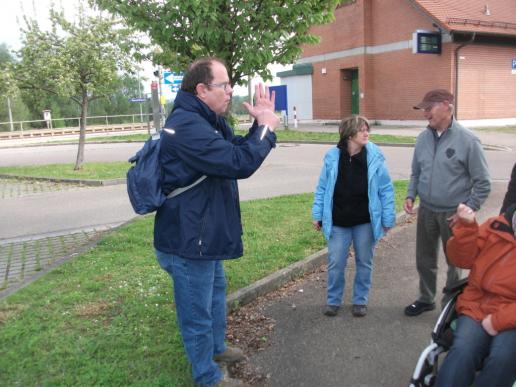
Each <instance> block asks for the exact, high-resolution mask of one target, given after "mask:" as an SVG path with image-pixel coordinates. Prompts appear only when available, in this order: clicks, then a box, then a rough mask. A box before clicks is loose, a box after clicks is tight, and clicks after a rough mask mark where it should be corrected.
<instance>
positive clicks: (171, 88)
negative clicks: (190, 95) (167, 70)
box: [170, 85, 181, 93]
mask: <svg viewBox="0 0 516 387" xmlns="http://www.w3.org/2000/svg"><path fill="white" fill-rule="evenodd" d="M180 88H181V85H170V91H171V92H172V93H177V92H178V91H179V89H180Z"/></svg>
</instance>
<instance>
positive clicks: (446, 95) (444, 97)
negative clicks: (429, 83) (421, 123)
mask: <svg viewBox="0 0 516 387" xmlns="http://www.w3.org/2000/svg"><path fill="white" fill-rule="evenodd" d="M444 101H448V102H449V103H453V94H452V93H450V92H449V91H448V90H445V89H435V90H430V91H429V92H428V93H426V94H425V96H424V97H423V100H422V101H421V102H420V103H418V104H417V105H416V106H414V109H426V108H428V107H430V106H432V105H433V104H434V103H436V102H444Z"/></svg>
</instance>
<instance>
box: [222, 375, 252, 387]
mask: <svg viewBox="0 0 516 387" xmlns="http://www.w3.org/2000/svg"><path fill="white" fill-rule="evenodd" d="M216 386H220V387H246V386H248V384H245V383H244V382H242V381H241V380H239V379H233V378H230V377H229V376H227V375H224V377H223V378H222V379H220V381H219V382H218V383H217V384H216Z"/></svg>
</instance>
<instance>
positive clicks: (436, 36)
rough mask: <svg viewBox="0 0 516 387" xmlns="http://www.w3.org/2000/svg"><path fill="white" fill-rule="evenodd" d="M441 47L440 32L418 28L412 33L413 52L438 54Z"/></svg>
mask: <svg viewBox="0 0 516 387" xmlns="http://www.w3.org/2000/svg"><path fill="white" fill-rule="evenodd" d="M441 47H442V38H441V33H440V32H435V31H420V30H418V31H416V32H414V33H413V34H412V52H413V53H414V54H440V53H441Z"/></svg>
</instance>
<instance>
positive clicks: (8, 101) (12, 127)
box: [5, 96, 14, 132]
mask: <svg viewBox="0 0 516 387" xmlns="http://www.w3.org/2000/svg"><path fill="white" fill-rule="evenodd" d="M5 98H7V111H8V112H9V124H10V126H11V132H12V131H13V130H14V125H13V113H12V112H11V99H10V98H9V96H6V97H5Z"/></svg>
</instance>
